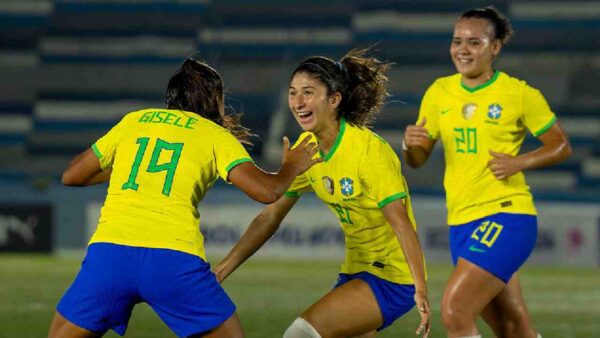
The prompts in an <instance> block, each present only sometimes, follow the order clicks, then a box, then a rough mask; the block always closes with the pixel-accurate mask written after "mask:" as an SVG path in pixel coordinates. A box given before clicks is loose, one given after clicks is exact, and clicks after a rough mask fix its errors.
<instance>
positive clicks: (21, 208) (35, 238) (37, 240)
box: [0, 204, 52, 252]
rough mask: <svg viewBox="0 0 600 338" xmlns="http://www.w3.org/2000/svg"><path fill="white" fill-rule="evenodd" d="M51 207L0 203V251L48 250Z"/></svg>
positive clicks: (50, 242)
mask: <svg viewBox="0 0 600 338" xmlns="http://www.w3.org/2000/svg"><path fill="white" fill-rule="evenodd" d="M51 250H52V207H51V206H50V205H46V204H31V205H29V204H19V205H9V204H0V252H6V251H15V252H50V251H51Z"/></svg>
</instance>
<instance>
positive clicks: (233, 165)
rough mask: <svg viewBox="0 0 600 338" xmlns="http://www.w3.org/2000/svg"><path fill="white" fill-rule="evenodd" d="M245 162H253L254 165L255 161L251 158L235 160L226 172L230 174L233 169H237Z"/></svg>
mask: <svg viewBox="0 0 600 338" xmlns="http://www.w3.org/2000/svg"><path fill="white" fill-rule="evenodd" d="M244 162H252V163H254V161H253V160H252V159H251V158H248V157H244V158H240V159H239V160H235V161H233V162H231V163H230V164H229V165H228V166H227V167H226V168H225V170H226V171H227V172H230V171H231V169H233V168H235V167H236V166H237V165H239V164H242V163H244Z"/></svg>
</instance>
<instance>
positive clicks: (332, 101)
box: [329, 92, 342, 110]
mask: <svg viewBox="0 0 600 338" xmlns="http://www.w3.org/2000/svg"><path fill="white" fill-rule="evenodd" d="M341 102H342V94H341V93H340V92H335V93H334V94H333V95H331V96H329V108H330V109H331V110H334V109H336V108H337V107H339V105H340V103H341Z"/></svg>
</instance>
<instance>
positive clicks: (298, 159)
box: [227, 137, 323, 204]
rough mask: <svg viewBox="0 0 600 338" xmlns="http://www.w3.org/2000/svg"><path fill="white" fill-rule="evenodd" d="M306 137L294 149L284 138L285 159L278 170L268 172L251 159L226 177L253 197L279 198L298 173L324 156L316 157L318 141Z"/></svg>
mask: <svg viewBox="0 0 600 338" xmlns="http://www.w3.org/2000/svg"><path fill="white" fill-rule="evenodd" d="M309 140H310V137H306V138H304V140H302V142H301V143H300V144H298V146H296V147H295V148H294V149H291V150H290V149H289V140H288V139H287V137H284V139H283V159H282V161H281V168H280V169H279V171H278V172H277V173H268V172H265V171H263V170H262V169H260V168H259V167H257V166H256V165H254V164H253V163H250V162H245V163H242V164H240V165H237V166H236V167H234V168H233V169H231V171H230V172H229V176H228V177H227V178H228V180H229V181H231V183H233V185H235V186H236V187H238V188H240V189H241V190H242V191H243V192H245V193H246V194H247V195H248V196H250V198H252V199H254V200H256V201H258V202H261V203H265V204H269V203H273V202H275V201H277V200H278V199H279V198H280V197H281V196H282V195H283V193H285V191H286V190H287V188H289V186H290V184H292V182H293V181H294V179H295V178H296V176H298V175H300V174H302V173H303V172H304V171H306V170H307V169H308V168H310V167H311V166H313V165H314V164H316V163H319V162H322V161H323V159H322V158H320V157H318V158H315V159H313V157H314V155H315V154H316V153H317V151H318V148H317V145H316V143H314V142H309Z"/></svg>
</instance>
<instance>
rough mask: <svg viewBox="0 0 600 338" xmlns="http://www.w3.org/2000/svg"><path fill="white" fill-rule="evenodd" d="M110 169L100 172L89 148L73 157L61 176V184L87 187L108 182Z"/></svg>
mask: <svg viewBox="0 0 600 338" xmlns="http://www.w3.org/2000/svg"><path fill="white" fill-rule="evenodd" d="M111 172H112V169H111V168H108V169H106V170H102V168H101V167H100V162H99V161H98V158H97V157H96V155H95V154H94V152H93V151H92V149H91V148H88V149H87V150H86V151H84V152H82V153H81V154H79V155H77V156H75V158H73V160H72V161H71V163H69V166H68V167H67V169H65V171H64V172H63V174H62V183H63V184H64V185H69V186H87V185H93V184H99V183H104V182H108V180H109V179H110V174H111Z"/></svg>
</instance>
